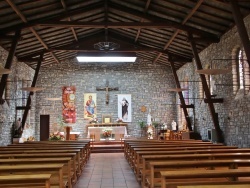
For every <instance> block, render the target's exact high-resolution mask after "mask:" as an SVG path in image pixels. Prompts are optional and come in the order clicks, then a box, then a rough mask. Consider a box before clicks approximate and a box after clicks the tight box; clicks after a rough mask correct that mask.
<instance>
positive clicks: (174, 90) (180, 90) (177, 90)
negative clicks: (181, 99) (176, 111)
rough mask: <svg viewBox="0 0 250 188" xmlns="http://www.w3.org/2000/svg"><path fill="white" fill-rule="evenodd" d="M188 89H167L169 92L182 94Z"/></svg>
mask: <svg viewBox="0 0 250 188" xmlns="http://www.w3.org/2000/svg"><path fill="white" fill-rule="evenodd" d="M187 90H188V89H186V88H170V89H167V91H173V92H182V91H187Z"/></svg>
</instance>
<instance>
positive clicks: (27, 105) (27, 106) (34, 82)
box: [22, 53, 43, 128]
mask: <svg viewBox="0 0 250 188" xmlns="http://www.w3.org/2000/svg"><path fill="white" fill-rule="evenodd" d="M42 60H43V53H42V54H41V55H40V59H39V61H38V62H37V66H36V71H35V75H34V78H33V81H32V84H31V87H35V86H36V81H37V78H38V73H39V70H40V67H41V64H42ZM33 94H34V93H33V92H30V93H29V97H28V99H27V103H26V108H25V109H24V113H23V119H22V128H24V126H25V122H26V119H27V117H28V113H29V110H30V107H31V96H32V95H33Z"/></svg>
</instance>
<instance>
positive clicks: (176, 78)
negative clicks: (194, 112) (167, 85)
mask: <svg viewBox="0 0 250 188" xmlns="http://www.w3.org/2000/svg"><path fill="white" fill-rule="evenodd" d="M169 62H170V65H171V68H172V72H173V75H174V80H175V84H176V86H177V88H180V87H181V86H180V82H179V79H178V75H177V73H176V70H175V67H174V63H173V61H172V60H171V56H169ZM178 95H179V98H180V102H181V105H182V106H183V107H182V109H183V113H184V115H185V119H186V122H187V127H188V129H189V131H192V125H191V121H190V118H189V115H188V111H187V106H188V105H186V104H185V99H184V97H183V95H182V92H178Z"/></svg>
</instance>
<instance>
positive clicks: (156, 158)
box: [139, 151, 250, 184]
mask: <svg viewBox="0 0 250 188" xmlns="http://www.w3.org/2000/svg"><path fill="white" fill-rule="evenodd" d="M218 152H219V151H218ZM249 158H250V153H234V152H233V153H204V154H196V153H193V154H180V153H179V154H177V155H175V154H172V155H171V154H170V155H143V156H142V170H141V176H142V184H145V182H146V179H145V178H146V172H148V171H149V170H150V166H149V165H148V164H149V163H150V162H164V161H169V162H170V161H180V160H185V161H194V160H217V159H218V160H222V159H249ZM139 175H140V174H139Z"/></svg>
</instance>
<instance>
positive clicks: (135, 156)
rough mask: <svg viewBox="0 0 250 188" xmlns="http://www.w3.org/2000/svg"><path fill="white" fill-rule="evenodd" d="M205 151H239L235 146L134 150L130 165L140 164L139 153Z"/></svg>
mask: <svg viewBox="0 0 250 188" xmlns="http://www.w3.org/2000/svg"><path fill="white" fill-rule="evenodd" d="M204 149H212V150H215V149H237V147H235V146H213V147H210V146H203V147H196V146H188V147H167V146H166V147H163V148H158V147H155V148H133V151H132V154H131V156H130V157H129V164H130V165H131V167H132V168H133V167H134V166H135V165H136V164H139V159H140V157H138V156H139V155H138V153H139V152H140V151H150V152H154V153H157V152H158V151H184V150H204ZM249 151H250V150H249Z"/></svg>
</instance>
